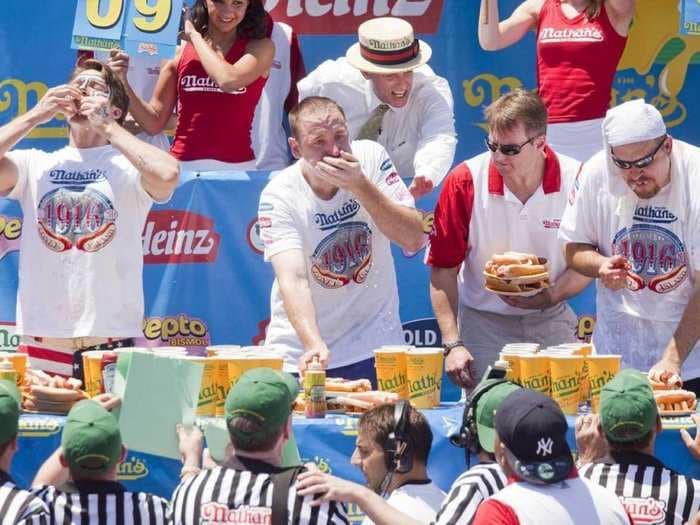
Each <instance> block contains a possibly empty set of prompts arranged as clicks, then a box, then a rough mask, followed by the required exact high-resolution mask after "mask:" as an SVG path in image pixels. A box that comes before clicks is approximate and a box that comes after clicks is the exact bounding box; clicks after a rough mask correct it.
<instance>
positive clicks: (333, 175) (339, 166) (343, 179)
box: [316, 151, 369, 191]
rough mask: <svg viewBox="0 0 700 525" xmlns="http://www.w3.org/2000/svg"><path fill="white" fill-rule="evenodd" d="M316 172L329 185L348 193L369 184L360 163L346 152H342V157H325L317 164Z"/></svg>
mask: <svg viewBox="0 0 700 525" xmlns="http://www.w3.org/2000/svg"><path fill="white" fill-rule="evenodd" d="M316 170H317V171H318V173H319V175H320V176H321V177H322V178H323V179H325V181H326V182H328V183H329V184H332V185H333V186H337V187H338V188H342V189H344V190H348V191H353V190H354V189H355V188H357V187H358V186H359V185H360V184H362V183H368V182H369V181H368V180H367V177H365V176H364V174H363V173H362V167H361V166H360V161H358V160H357V159H356V158H355V157H354V156H353V155H352V154H351V153H348V152H346V151H341V152H340V157H323V159H322V160H320V161H318V162H317V163H316Z"/></svg>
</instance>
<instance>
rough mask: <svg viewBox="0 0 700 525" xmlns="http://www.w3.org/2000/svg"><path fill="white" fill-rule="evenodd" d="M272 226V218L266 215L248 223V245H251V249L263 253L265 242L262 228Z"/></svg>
mask: <svg viewBox="0 0 700 525" xmlns="http://www.w3.org/2000/svg"><path fill="white" fill-rule="evenodd" d="M270 226H272V219H271V218H270V217H265V216H260V217H258V218H257V219H253V220H252V221H250V222H249V223H248V228H247V232H248V235H247V236H246V239H247V241H248V246H250V248H251V250H253V251H254V252H255V253H257V254H260V255H262V254H263V253H264V252H265V243H264V241H263V239H262V236H261V235H260V230H262V229H264V228H269V227H270Z"/></svg>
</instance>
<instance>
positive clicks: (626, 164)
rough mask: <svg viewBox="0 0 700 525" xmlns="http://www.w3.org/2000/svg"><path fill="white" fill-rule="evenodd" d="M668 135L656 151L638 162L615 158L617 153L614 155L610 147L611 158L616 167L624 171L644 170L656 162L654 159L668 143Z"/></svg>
mask: <svg viewBox="0 0 700 525" xmlns="http://www.w3.org/2000/svg"><path fill="white" fill-rule="evenodd" d="M667 137H668V135H666V136H664V138H663V139H662V140H661V142H659V144H658V145H657V146H656V147H655V148H654V151H652V152H651V153H650V154H649V155H645V156H644V157H641V158H639V159H637V160H622V159H618V158H617V157H616V156H615V153H613V149H612V146H611V147H610V158H612V161H613V163H614V164H615V166H617V167H618V168H620V169H622V170H631V169H632V168H637V169H642V168H646V167H647V166H648V165H649V164H651V163H652V162H654V157H656V154H657V153H658V152H659V150H660V149H661V146H663V145H664V143H665V142H666V138H667Z"/></svg>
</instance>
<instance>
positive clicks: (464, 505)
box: [433, 463, 506, 525]
mask: <svg viewBox="0 0 700 525" xmlns="http://www.w3.org/2000/svg"><path fill="white" fill-rule="evenodd" d="M505 486H506V476H505V474H503V470H501V467H500V466H499V465H498V463H479V464H478V465H474V466H473V467H472V468H470V469H469V470H467V471H466V472H465V473H464V474H462V475H461V476H459V477H458V478H457V479H456V480H455V482H454V483H453V484H452V487H451V488H450V492H449V493H448V494H447V497H446V498H445V501H443V502H442V507H441V508H440V512H438V515H437V517H436V518H435V521H434V522H433V523H434V524H435V525H469V524H470V523H471V522H472V520H473V519H474V515H475V514H476V509H477V508H478V507H479V505H480V504H481V502H482V501H484V500H485V499H486V498H488V497H489V496H492V495H494V494H495V493H496V492H498V491H499V490H501V489H502V488H503V487H505Z"/></svg>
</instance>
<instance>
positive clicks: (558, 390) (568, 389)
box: [549, 355, 583, 416]
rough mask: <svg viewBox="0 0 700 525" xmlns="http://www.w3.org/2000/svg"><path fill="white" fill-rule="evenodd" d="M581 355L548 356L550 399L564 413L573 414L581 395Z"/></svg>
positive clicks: (576, 409)
mask: <svg viewBox="0 0 700 525" xmlns="http://www.w3.org/2000/svg"><path fill="white" fill-rule="evenodd" d="M582 370H583V356H582V355H569V356H564V355H558V356H555V355H551V356H549V378H550V383H551V391H552V399H554V401H556V402H557V404H558V405H559V407H560V408H561V410H562V412H564V414H568V415H571V416H575V415H576V414H577V413H578V404H579V399H580V397H581V371H582Z"/></svg>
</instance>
